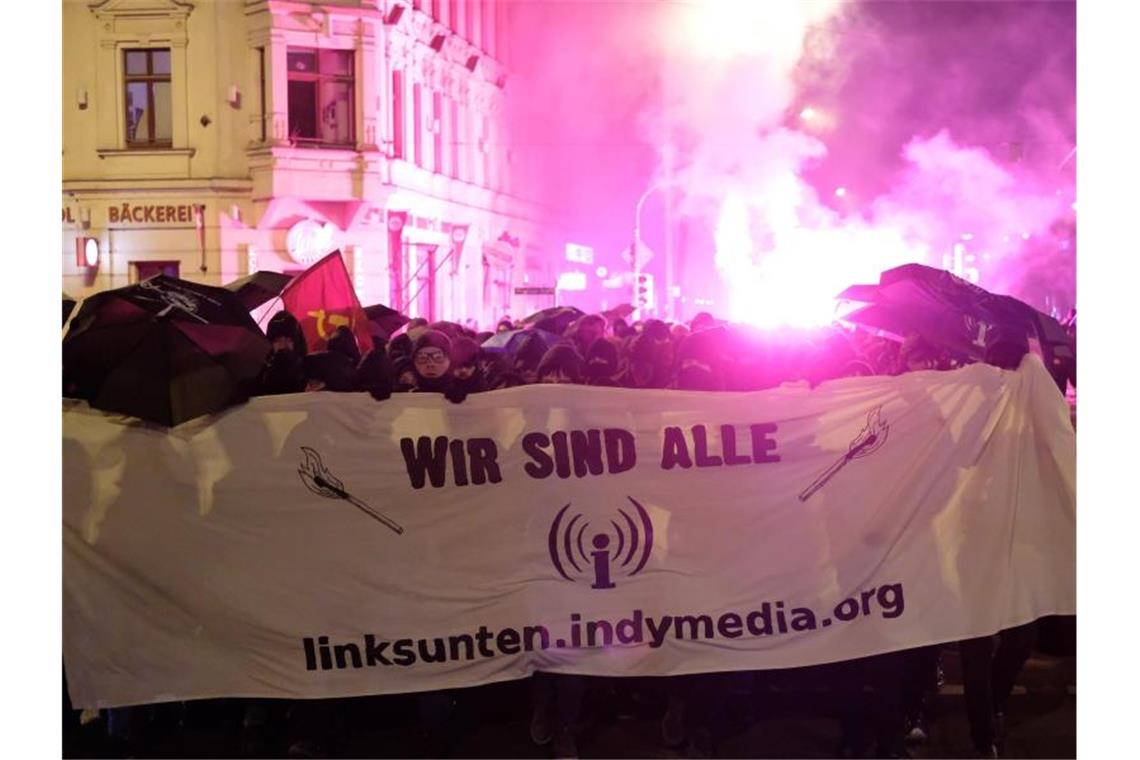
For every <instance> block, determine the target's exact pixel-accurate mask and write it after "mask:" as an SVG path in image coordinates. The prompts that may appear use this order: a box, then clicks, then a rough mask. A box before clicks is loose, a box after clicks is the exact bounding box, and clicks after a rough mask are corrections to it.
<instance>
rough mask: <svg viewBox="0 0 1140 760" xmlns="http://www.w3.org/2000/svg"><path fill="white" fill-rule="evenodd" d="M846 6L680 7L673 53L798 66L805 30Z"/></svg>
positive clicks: (707, 3)
mask: <svg viewBox="0 0 1140 760" xmlns="http://www.w3.org/2000/svg"><path fill="white" fill-rule="evenodd" d="M840 5H841V3H840V2H839V0H817V1H816V2H780V3H766V2H765V3H761V2H755V0H690V2H683V3H678V4H677V5H676V8H675V13H674V16H673V18H671V20H670V23H669V27H668V29H667V34H666V38H667V42H668V43H669V44H670V45H671V46H672V49H673V50H686V51H689V52H690V53H691V54H692V55H695V56H697V57H700V58H711V59H720V60H724V59H727V58H732V57H734V56H738V55H757V54H759V55H764V56H770V57H772V58H776V59H778V60H781V61H787V62H788V63H794V62H795V61H796V60H797V59H798V58H799V56H800V52H801V49H802V44H803V36H804V31H805V30H806V29H807V28H808V27H809V26H810V25H812V24H814V23H818V22H820V21H822V20H824V19H826V18H827V17H828V16H830V15H831V14H832V13H834V12H835V11H836V10H837V9H838V8H839V7H840Z"/></svg>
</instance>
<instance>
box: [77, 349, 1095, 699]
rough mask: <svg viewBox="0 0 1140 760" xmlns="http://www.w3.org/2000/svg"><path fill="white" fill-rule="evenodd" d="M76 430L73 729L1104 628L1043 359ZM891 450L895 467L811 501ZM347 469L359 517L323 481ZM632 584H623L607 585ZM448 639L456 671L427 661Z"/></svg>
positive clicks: (281, 400) (312, 408) (94, 424)
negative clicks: (205, 711) (425, 450)
mask: <svg viewBox="0 0 1140 760" xmlns="http://www.w3.org/2000/svg"><path fill="white" fill-rule="evenodd" d="M876 411H877V414H876ZM754 424H756V425H765V424H768V425H774V426H775V429H774V432H772V430H771V428H763V427H762V428H760V431H761V435H760V439H761V440H760V443H761V444H762V445H763V443H764V441H768V440H771V441H774V442H775V443H774V448H769V449H762V450H761V451H758V452H753V451H752V435H751V427H750V426H751V425H754ZM868 424H870V425H871V427H870V428H867V426H868ZM695 425H704V426H705V428H706V434H707V439H708V446H707V448H708V455H709V456H715V455H721V456H723V455H724V453H725V452H724V449H723V446H722V443H721V426H722V425H732V426H734V438H735V442H736V456H737V457H745V458H749V463H747V464H736V465H733V466H727V465H722V466H706V467H697V466H695V465H694V466H693V467H691V468H688V469H686V468H683V467H680V466H677V467H674V468H672V469H668V470H664V469H662V466H661V464H662V449H663V442H664V440H665V430H666V428H668V427H676V428H680V429H681V430H682V431H685V432H684V435H683V437H684V438H685V440H686V441H687V448H688V453H689V456H690V457H694V456H695V454H694V450H693V449H694V439H693V434H692V432H691V428H692V427H693V426H695ZM607 428H608V429H616V430H624V431H628V433H630V434H631V436H632V438H633V440H634V441H635V444H636V456H637V459H636V465H635V466H633V467H632V468H631V469H628V470H626V471H624V472H620V473H616V474H610V473H608V472H605V473H603V474H598V475H592V474H589V473H588V472H587V473H586V474H585V475H584V476H583V477H577V476H576V475H575V474H574V473H573V472H571V474H570V475H569V477H566V478H561V477H559V476H558V475H557V474H553V475H550V476H549V477H546V478H541V479H539V478H535V477H532V476H531V474H528V469H527V467H528V465H529V466H530V467H531V469H532V470H533V468H534V466H535V459H534V457H532V456H530V455H528V451H534V450H535V446H534V443H533V440H532V442H531V444H530V447H529V449H528V448H527V447H525V446H524V437H525V436H526V435H527V434H533V433H542V434H547V435H548V434H550V433H552V432H553V431H558V430H564V431H565V430H582V431H585V430H599V431H601V430H604V429H607ZM865 428H867V429H866V430H865ZM63 431H64V433H63V486H64V487H63V495H64V499H63V501H64V503H63V523H64V524H63V541H64V547H63V548H64V567H63V586H64V588H63V591H64V596H63V612H64V658H65V663H66V667H67V675H68V681H69V684H70V689H71V697H72V702H73V704H75V705H76V707H87V708H96V707H111V706H118V705H126V704H136V703H144V702H154V701H165V700H176V699H178V700H181V699H193V698H208V697H252V696H264V697H324V696H349V695H361V694H375V693H391V692H404V691H417V690H426V689H440V688H448V687H460V686H469V685H473V684H480V683H487V682H492V681H498V680H504V679H513V678H520V677H524V676H526V675H528V674H530V673H532V672H533V671H534V670H536V669H541V670H548V671H556V672H564V673H583V674H595V675H624V676H632V675H671V674H681V673H693V672H702V671H717V670H737V669H763V668H783V667H790V666H802V665H810V664H815V663H824V662H830V661H836V660H842V659H849V658H855V657H861V656H866V655H871V654H875V653H880V652H886V651H891V650H897V649H902V648H909V647H914V646H920V645H924V644H930V643H936V642H943V641H950V640H955V639H959V638H964V637H969V636H976V635H982V634H989V633H993V632H995V631H997V630H999V629H1001V628H1004V627H1008V626H1012V625H1017V624H1021V623H1025V622H1027V621H1030V620H1033V619H1035V618H1037V617H1040V616H1042V615H1047V614H1074V613H1075V611H1076V608H1075V595H1076V594H1075V490H1074V467H1075V438H1074V433H1073V430H1072V427H1071V425H1070V421H1069V415H1068V409H1067V406H1066V405H1065V402H1064V399H1063V398H1062V396H1061V395H1060V394H1059V393H1058V392H1057V389H1056V387H1055V386H1054V385H1053V383H1052V381H1051V379H1050V378H1049V376H1048V374H1047V373H1046V372H1045V369H1044V367H1043V366H1042V365H1041V363H1040V361H1039V360H1038V359H1036V358H1035V357H1027V359H1026V360H1025V362H1023V364H1022V367H1021V369H1020V370H1018V371H1017V372H1003V371H1001V370H997V369H995V368H992V367H988V366H984V365H975V366H970V367H967V368H965V369H962V370H958V371H955V372H945V373H939V372H918V373H913V374H908V375H904V376H901V377H869V378H850V379H842V380H836V381H832V382H827V383H824V384H823V385H821V386H820V387H818V388H815V389H809V388H808V387H806V386H790V385H789V386H783V387H781V388H778V389H774V390H770V391H763V392H757V393H718V394H706V393H687V392H674V391H640V390H638V391H634V390H625V389H610V388H593V387H577V386H557V387H552V386H530V387H521V388H513V389H509V390H504V391H498V392H494V393H486V394H479V395H475V396H471V397H469V398H468V399H467V400H466V401H465V402H463V403H462V404H458V405H457V404H452V403H450V402H448V401H446V400H444V399H443V398H442V397H440V396H436V395H434V394H418V393H417V394H400V395H396V396H393V397H392V398H391V399H390V400H388V401H384V402H382V403H378V402H376V401H374V400H373V399H372V398H371V397H369V396H368V395H366V394H332V393H310V394H300V395H293V396H276V397H265V398H256V399H253V400H252V401H250V402H249V403H248V404H246V405H244V406H241V407H238V408H234V409H231V410H228V411H227V412H225V413H223V414H221V415H218V416H215V417H211V418H206V419H203V420H198V421H195V422H192V423H188V424H187V425H183V426H181V427H179V428H175V429H173V430H171V431H167V430H165V429H162V428H156V427H153V426H149V425H146V424H144V423H140V422H138V421H136V420H132V419H128V418H123V417H116V416H113V415H107V414H104V413H101V412H97V411H94V410H91V409H89V408H87V407H86V405H83V404H74V403H70V404H68V405H65V408H64V413H63ZM764 431H768V432H764ZM868 431H870V432H875V431H877V433H876V438H875V443H876V444H877V445H873V446H868V447H867V448H860V449H858V451H857V452H856V453H863V452H865V451H868V450H869V453H867V454H866V455H865V456H857V457H854V458H852V459H851V460H850V461H848V462H847V463H846V464H844V465H842V466H840V467H839V468H838V471H837V472H835V473H834V475H833V476H832V477H831V478H830V479H827V480H826V482H825V483H824V484H823V485H822V486H821V487H820V488H819V489H818V490H817V491H815V493H813V494H810V495H809V496H807V497H806V498H801V495H803V494H805V493H806V492H807V490H808V489H809V486H811V485H812V483H813V482H815V481H816V480H817V479H818V478H819V477H820V476H821V474H823V473H825V472H826V471H828V470H829V469H833V465H835V463H836V462H837V461H838V460H840V459H841V458H843V456H844V454H846V453H847V452H848V451H849V450H850V449H851V447H852V445H853V444H857V443H858V442H859V441H860V440H865V439H866V436H867V433H868ZM860 434H862V436H863V438H862V439H860V438H859V436H860ZM611 435H620V434H611ZM884 435H885V440H882V439H883V436H884ZM420 436H429V437H435V436H447V437H448V438H449V439H460V440H464V441H467V440H468V439H471V438H484V439H491V440H493V442H494V444H495V448H496V450H497V452H496V460H495V461H496V463H497V465H498V468H499V472H500V476H501V480H500V481H499V482H495V483H491V482H486V483H484V484H482V485H475V484H474V483H472V484H469V485H465V486H456V485H455V484H454V481H453V474H452V460H451V458H450V456H449V457H448V460H447V468H448V469H447V483H446V484H445V485H444V486H442V487H438V488H437V487H433V486H432V485H431V483H430V482H428V483H427V484H425V485H424V487H422V488H419V489H417V488H414V487H413V486H412V484H411V482H410V476H409V471H408V467H407V465H406V462H405V457H404V454H403V452H402V449H401V439H403V438H410V439H413V441H414V439H418V438H419V437H420ZM599 436H601V434H600V433H599ZM528 440H530V439H528ZM673 440H674V441H676V440H677V438H676V436H675V435H674V436H673ZM466 446H467V444H465V449H464V451H466ZM302 447H306V448H307V449H310V450H311V452H312V454H313V455H315V457H319V462H317V461H316V460H315V457H314V456H310V454H309V453H307V452H306V451H304V450H302ZM548 450H549V449H548ZM777 457H778V461H760V462H759V463H756V462H755V461H752V460H755V459H757V458H758V459H760V460H764V459H766V458H767V459H773V458H777ZM603 462H604V460H603ZM468 464H469V463H468ZM319 466H323V467H325V468H327V476H328V477H329V478H335V479H336V480H339V481H340V483H341V484H342V486H340V487H341V489H342V490H341V491H340V492H339V493H340V494H342V495H348V496H351V497H352V498H353V499H354V500H355V501H356V502H357V503H358V504H360V505H363V506H357V505H354V504H353V503H351V502H350V501H347V500H345V499H344V498H341V497H340V496H339V495H337V492H335V491H329V490H328V489H326V490H325V493H324V495H321V493H320V490H321V488H320V486H314V487H315V488H316V489H317V490H316V491H314V490H311V489H310V486H312V485H314V484H313V480H312V473H313V472H316V473H318V474H320V470H319ZM302 471H304V472H308V473H310V475H309V476H308V483H307V482H306V480H307V478H306V477H305V476H303V474H302ZM468 478H471V479H473V473H468ZM332 482H333V481H332V480H330V479H328V478H326V479H325V484H326V486H328V485H329V484H330V483H332ZM330 487H331V486H330ZM634 501H636V502H637V505H639V506H640V509H639V508H638V506H637V505H635V504H634ZM366 510H372V511H374V512H377V513H379V514H380V515H381V516H382V517H383V518H384V519H387V520H389V521H390V522H391V523H392V524H393V526H394V527H390V526H389V525H386V524H385V523H384V522H382V521H381V519H379V518H377V517H373V516H371V515H370V514H368V512H367V511H366ZM642 512H643V513H644V514H642ZM560 515H561V517H559V516H560ZM575 516H577V519H575ZM587 523H588V525H587ZM394 528H398V529H400V530H402V532H397V530H396V529H394ZM552 528H553V529H554V530H553V533H554V541H553V546H554V551H553V552H552V550H551V546H552V541H551V534H552ZM650 530H651V531H652V544H651V548H650V551H649V552H648V554H645V553H644V547H645V545H646V543H647V542H649V539H650V537H649V535H648V534H649V532H650ZM619 531H620V533H621V535H620V536H619V535H618V534H619ZM602 532H605V533H606V534H607V538H608V539H609V541H610V543H609V545H608V546H606V547H604V548H603V549H598V548H596V546H595V545H594V543H593V540H594V538H595V537H596V536H598V535H599V534H600V533H602ZM635 533H636V534H637V537H638V542H639V546H638V547H637V549H636V550H633V551H631V548H632V547H631V546H630V544H631V543H632V541H633V538H634V534H635ZM567 534H569V546H567V543H566V536H567ZM599 540H601V539H599ZM579 543H581V547H582V548H581V549H579ZM619 544H620V547H619V546H618V545H619ZM567 548H569V550H570V551H569V554H570V556H569V557H568V556H567V551H566V550H567ZM619 548H620V554H619ZM594 552H597V556H595V554H594ZM571 558H572V559H573V560H574V561H573V563H572V562H571V561H570V560H571ZM642 560H644V561H642ZM574 564H577V565H578V567H579V570H574ZM639 564H640V565H641V567H640V569H638V570H637V572H633V571H634V570H635V569H637V566H638V565H639ZM559 566H560V567H561V568H562V570H563V572H565V574H566V577H564V576H563V575H562V574H561V573H560V572H559V570H558V567H559ZM605 575H608V576H609V581H610V583H612V584H613V587H612V588H595V587H594V586H597V585H605V583H604V580H605V578H604V576H605ZM900 597H901V601H902V604H900ZM845 599H853V600H854V601H853V602H844V601H843V600H845ZM765 603H767V605H768V613H767V618H768V619H769V620H770V624H771V633H768V632H767V631H766V629H765V625H764V623H765V618H764V615H763V611H764V605H765ZM778 603H779V604H778ZM837 606H840V609H839V610H838V611H837V610H836V607H837ZM793 608H807V609H810V610H812V611H813V613H814V616H815V628H814V630H812V629H810V627H808V626H807V625H806V623H805V622H804V621H805V620H806V614H805V613H803V612H802V611H801V612H799V613H797V614H796V615H794V614H793ZM853 610H857V612H855V613H854V617H853V619H850V620H843V619H841V618H844V617H847V616H848V615H849V614H851V613H852V612H853ZM635 611H640V622H639V621H638V617H637V613H636V612H635ZM750 613H751V617H749V614H750ZM781 614H782V615H783V616H784V619H785V621H786V623H787V624H788V626H789V628H788V630H787V631H786V632H781V631H780V630H779V628H780V626H779V617H780V615H781ZM574 615H577V616H579V617H578V619H577V622H576V621H575V618H574V617H573V616H574ZM700 615H707V616H708V623H707V624H706V623H705V621H704V620H701V619H699V618H698V619H697V620H693V621H689V620H682V621H680V622H678V620H677V619H678V618H679V617H682V616H700ZM666 616H669V618H668V621H667V622H666ZM734 616H736V617H734ZM793 617H796V618H797V619H798V620H799V627H801V628H805V627H807V628H808V629H807V630H791V629H790V625H791V623H792V620H793ZM824 619H826V620H827V623H824V622H823V621H824ZM623 620H624V621H626V623H625V624H624V625H619V623H621V621H623ZM587 621H608V622H609V623H611V624H612V625H614V626H616V628H617V630H616V631H615V636H614V638H613V640H612V641H611V642H610V644H609V645H608V646H604V645H603V642H604V641H605V637H604V633H605V631H604V630H603V629H604V626H602V628H597V627H595V628H594V632H595V634H596V635H595V638H594V642H595V645H594V646H585V642H586V628H587V626H586V624H587ZM750 623H751V628H750V626H749V624H750ZM638 625H640V630H641V637H640V641H639V640H638V637H637V636H636V635H635V629H636V628H638ZM481 626H483V627H485V635H484V636H483V639H482V645H483V649H482V650H481V649H480V639H479V634H480V627H481ZM524 626H532V627H536V626H544V627H545V629H546V630H547V631H548V635H549V641H548V644H549V648H548V649H545V650H542V649H541V644H542V642H541V633H540V632H539V631H538V629H537V628H534V629H532V630H531V631H530V632H529V637H530V640H529V641H530V643H531V644H532V645H533V648H532V649H531V651H526V650H525V649H523V650H522V651H516V650H518V648H519V647H520V646H523V643H522V641H521V639H523V638H524V636H525V635H527V632H526V631H524ZM710 628H711V630H710ZM512 630H513V631H517V632H518V636H517V637H516V636H512V634H511V631H512ZM575 630H577V631H578V632H579V636H580V641H581V642H582V645H581V646H578V647H575V646H573V643H574V639H573V636H574V631H575ZM504 631H506V632H505V633H504ZM757 632H758V633H759V635H756V634H757ZM708 633H711V638H710V637H708V636H706V634H708ZM463 635H467V636H469V637H470V646H471V652H470V653H468V652H467V646H468V643H467V639H464V638H463ZM366 636H368V637H371V638H370V639H366V638H365V637H366ZM655 636H656V640H655ZM695 636H699V638H696V637H695ZM321 637H327V642H322V639H321ZM436 638H439V639H440V640H441V643H442V648H443V653H444V654H445V655H446V658H447V659H446V661H444V662H424V661H423V660H424V659H425V657H424V653H425V652H426V655H427V656H429V657H430V656H431V655H432V654H433V652H434V651H435V650H434V646H435V642H434V639H436ZM453 639H454V640H453ZM401 640H408V641H401ZM421 640H423V641H422V643H421ZM559 640H561V641H562V642H563V643H564V646H563V647H561V648H560V647H558V641H559ZM384 642H386V643H384ZM369 643H371V645H372V655H373V656H372V658H371V660H372V664H369V661H368V660H369V658H368V650H369V646H368V645H369ZM381 643H383V647H384V648H383V649H382V650H378V649H377V647H380V646H381ZM322 644H325V645H324V646H322ZM334 645H340V649H339V655H340V658H341V663H342V664H343V665H344V666H345V667H337V659H336V658H337V654H338V651H337V650H336V649H334V648H333V647H334ZM345 645H353V646H351V647H350V646H345ZM421 646H422V648H423V651H421ZM452 647H454V649H455V651H454V652H452V651H450V650H451V649H452ZM353 648H355V654H356V655H358V656H359V657H360V661H361V662H360V667H354V665H355V662H354V659H353V658H354V652H353ZM468 654H470V655H471V658H470V659H467V655H468ZM409 655H410V658H411V659H412V660H414V662H412V663H411V664H408V663H407V660H408V659H409ZM452 655H454V656H455V658H453V657H452ZM385 661H387V662H388V663H390V664H384V663H385ZM325 665H329V666H330V667H328V668H326V667H324V666H325Z"/></svg>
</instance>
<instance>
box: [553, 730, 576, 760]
mask: <svg viewBox="0 0 1140 760" xmlns="http://www.w3.org/2000/svg"><path fill="white" fill-rule="evenodd" d="M553 749H554V757H555V760H576V758H577V757H578V742H576V741H575V740H574V732H573V731H571V730H570V729H559V731H558V733H557V734H556V735H555V737H554V747H553Z"/></svg>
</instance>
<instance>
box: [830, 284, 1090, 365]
mask: <svg viewBox="0 0 1140 760" xmlns="http://www.w3.org/2000/svg"><path fill="white" fill-rule="evenodd" d="M864 287H866V288H868V290H863V291H862V293H869V292H870V291H869V288H871V287H873V286H864ZM852 290H853V288H848V289H847V290H846V291H844V292H845V293H849V292H851V291H852ZM872 295H873V298H874V300H873V302H872V303H871V305H870V306H867V307H864V308H862V309H859V310H858V311H855V312H852V313H851V314H848V315H846V316H845V317H843V319H844V320H845V321H847V322H852V323H854V324H862V325H867V326H870V327H874V328H877V329H880V330H884V331H886V332H889V333H892V334H894V335H897V336H901V337H905V336H907V335H910V334H918V335H920V336H922V337H923V338H925V339H926V340H928V341H929V342H931V343H933V344H935V345H937V346H941V347H943V348H948V349H950V350H951V351H953V352H955V353H957V354H959V355H962V356H965V357H966V358H968V359H972V360H975V361H980V360H982V359H983V358H984V356H985V351H986V348H987V347H988V346H989V345H990V343H991V342H992V340H993V337H994V336H996V335H999V334H1010V333H1015V334H1021V335H1024V336H1025V337H1026V338H1027V339H1032V340H1035V341H1037V343H1038V344H1039V345H1040V347H1041V353H1042V355H1043V356H1044V358H1045V363H1046V366H1048V367H1051V368H1052V367H1054V366H1055V365H1056V364H1058V362H1057V361H1055V360H1057V359H1062V360H1069V359H1070V358H1071V357H1072V356H1073V351H1072V345H1071V343H1070V342H1069V339H1068V335H1067V334H1066V332H1065V330H1064V328H1063V327H1061V325H1060V323H1058V322H1057V320H1055V319H1053V318H1052V317H1050V316H1049V315H1047V314H1043V313H1041V312H1039V311H1037V310H1036V309H1034V308H1033V307H1032V306H1030V305H1029V304H1027V303H1024V302H1022V301H1019V300H1018V299H1016V298H1013V297H1011V296H1006V295H1000V294H996V293H990V292H989V291H988V290H985V289H983V288H980V287H978V286H977V285H974V284H973V283H970V282H968V281H966V280H963V279H962V278H960V277H956V276H954V275H953V274H951V273H950V272H946V271H944V270H941V269H935V268H934V267H928V266H924V265H922V264H905V265H903V266H900V267H895V268H894V269H888V270H887V271H885V272H883V273H882V274H881V275H880V276H879V285H878V286H877V288H875V290H874V292H873V294H872Z"/></svg>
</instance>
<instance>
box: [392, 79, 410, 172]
mask: <svg viewBox="0 0 1140 760" xmlns="http://www.w3.org/2000/svg"><path fill="white" fill-rule="evenodd" d="M406 122H407V117H406V116H405V115H404V72H402V71H400V70H399V69H395V70H394V71H393V72H392V157H393V158H403V157H404V126H405V124H406Z"/></svg>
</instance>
